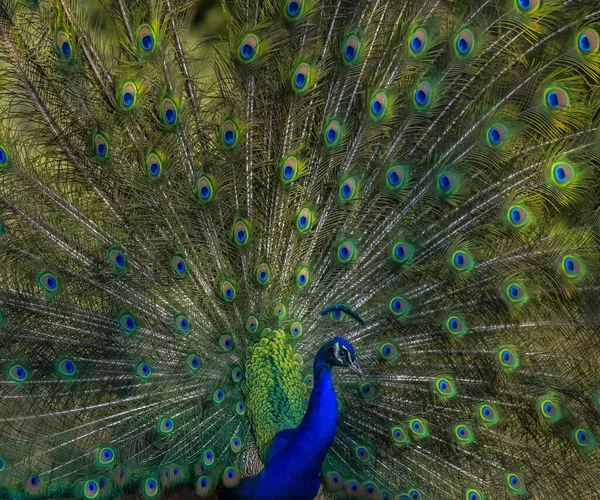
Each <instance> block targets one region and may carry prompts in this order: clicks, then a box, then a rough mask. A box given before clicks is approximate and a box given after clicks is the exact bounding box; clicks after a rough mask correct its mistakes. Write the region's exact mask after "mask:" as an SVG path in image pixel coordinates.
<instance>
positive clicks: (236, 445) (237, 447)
mask: <svg viewBox="0 0 600 500" xmlns="http://www.w3.org/2000/svg"><path fill="white" fill-rule="evenodd" d="M229 447H230V448H231V451H232V452H233V453H239V452H240V451H241V450H242V440H241V439H240V438H239V437H238V436H233V437H232V438H231V439H230V440H229Z"/></svg>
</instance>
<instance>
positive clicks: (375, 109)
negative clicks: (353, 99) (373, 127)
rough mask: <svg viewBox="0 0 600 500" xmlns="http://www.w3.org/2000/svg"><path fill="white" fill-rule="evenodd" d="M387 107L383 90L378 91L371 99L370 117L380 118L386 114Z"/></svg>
mask: <svg viewBox="0 0 600 500" xmlns="http://www.w3.org/2000/svg"><path fill="white" fill-rule="evenodd" d="M387 109H388V99H387V96H386V95H385V94H384V93H383V92H378V93H377V94H375V96H374V97H373V99H372V100H371V118H373V119H374V120H381V119H382V118H383V117H384V116H385V115H386V114H387Z"/></svg>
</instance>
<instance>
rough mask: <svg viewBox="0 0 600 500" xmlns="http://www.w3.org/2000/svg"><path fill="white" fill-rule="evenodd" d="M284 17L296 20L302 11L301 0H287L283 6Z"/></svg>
mask: <svg viewBox="0 0 600 500" xmlns="http://www.w3.org/2000/svg"><path fill="white" fill-rule="evenodd" d="M285 12H286V17H287V18H288V19H289V20H294V21H296V20H297V19H298V18H299V17H301V15H302V14H303V13H304V1H303V0H288V1H287V2H286V7H285Z"/></svg>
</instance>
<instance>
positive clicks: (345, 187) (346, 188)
mask: <svg viewBox="0 0 600 500" xmlns="http://www.w3.org/2000/svg"><path fill="white" fill-rule="evenodd" d="M357 192H358V182H357V181H356V179H354V178H352V177H347V178H346V179H344V180H343V181H342V183H341V184H340V187H339V190H338V199H339V200H340V201H341V202H342V203H344V202H349V201H352V200H354V199H355V198H356V195H357Z"/></svg>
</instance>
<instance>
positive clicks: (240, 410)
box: [235, 401, 246, 416]
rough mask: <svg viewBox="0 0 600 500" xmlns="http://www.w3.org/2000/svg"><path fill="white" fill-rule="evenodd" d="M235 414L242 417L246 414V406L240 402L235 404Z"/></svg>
mask: <svg viewBox="0 0 600 500" xmlns="http://www.w3.org/2000/svg"><path fill="white" fill-rule="evenodd" d="M235 412H236V413H237V414H238V415H240V416H243V415H245V414H246V405H245V404H244V403H242V402H241V401H240V402H238V403H236V404H235Z"/></svg>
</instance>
